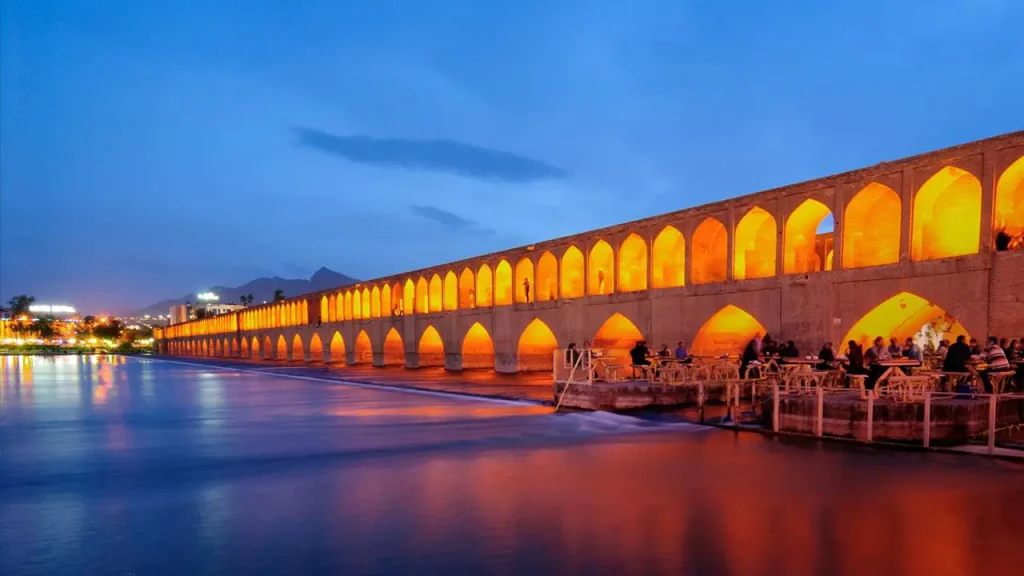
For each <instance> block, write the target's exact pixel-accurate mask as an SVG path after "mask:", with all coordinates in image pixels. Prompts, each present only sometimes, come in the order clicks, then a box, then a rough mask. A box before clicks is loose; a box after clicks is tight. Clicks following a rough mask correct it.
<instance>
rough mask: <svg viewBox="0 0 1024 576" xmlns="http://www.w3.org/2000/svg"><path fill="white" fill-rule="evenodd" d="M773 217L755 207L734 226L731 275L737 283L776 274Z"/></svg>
mask: <svg viewBox="0 0 1024 576" xmlns="http://www.w3.org/2000/svg"><path fill="white" fill-rule="evenodd" d="M775 234H776V227H775V218H773V217H772V215H771V214H769V213H768V212H767V211H766V210H764V209H763V208H760V207H757V206H755V207H754V208H751V209H750V211H749V212H747V213H746V215H744V216H743V218H742V219H741V220H740V222H739V224H737V225H736V250H735V252H734V254H733V268H732V276H733V278H734V279H736V280H747V279H752V278H769V277H771V276H774V275H775V241H776V239H775Z"/></svg>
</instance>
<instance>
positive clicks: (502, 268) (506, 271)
mask: <svg viewBox="0 0 1024 576" xmlns="http://www.w3.org/2000/svg"><path fill="white" fill-rule="evenodd" d="M511 303H512V266H511V265H510V264H509V263H508V260H502V261H501V262H498V265H497V266H495V268H494V305H495V306H507V305H509V304H511Z"/></svg>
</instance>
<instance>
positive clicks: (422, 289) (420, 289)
mask: <svg viewBox="0 0 1024 576" xmlns="http://www.w3.org/2000/svg"><path fill="white" fill-rule="evenodd" d="M428 293H429V291H428V289H427V279H426V278H424V277H423V276H420V279H419V280H417V281H416V313H417V314H426V313H427V312H429V311H430V306H429V305H428V297H427V294H428Z"/></svg>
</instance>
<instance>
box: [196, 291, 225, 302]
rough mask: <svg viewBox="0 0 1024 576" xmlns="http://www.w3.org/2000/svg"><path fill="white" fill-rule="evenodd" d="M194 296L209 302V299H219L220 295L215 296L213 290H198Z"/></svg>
mask: <svg viewBox="0 0 1024 576" xmlns="http://www.w3.org/2000/svg"><path fill="white" fill-rule="evenodd" d="M196 298H197V299H199V300H202V301H204V302H209V301H211V300H220V296H217V295H216V294H214V293H213V292H200V293H199V294H196Z"/></svg>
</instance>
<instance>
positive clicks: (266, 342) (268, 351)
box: [263, 336, 283, 360]
mask: <svg viewBox="0 0 1024 576" xmlns="http://www.w3.org/2000/svg"><path fill="white" fill-rule="evenodd" d="M282 340H283V338H282ZM263 357H264V358H267V359H268V360H271V359H273V358H274V343H273V342H271V341H270V336H266V337H264V338H263Z"/></svg>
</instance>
